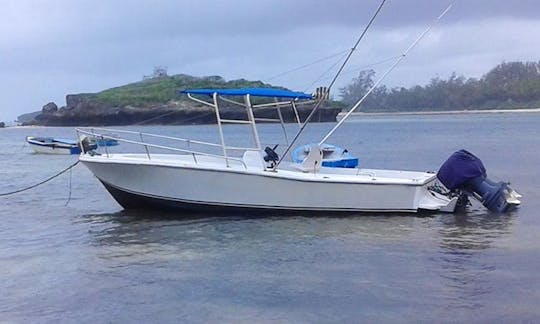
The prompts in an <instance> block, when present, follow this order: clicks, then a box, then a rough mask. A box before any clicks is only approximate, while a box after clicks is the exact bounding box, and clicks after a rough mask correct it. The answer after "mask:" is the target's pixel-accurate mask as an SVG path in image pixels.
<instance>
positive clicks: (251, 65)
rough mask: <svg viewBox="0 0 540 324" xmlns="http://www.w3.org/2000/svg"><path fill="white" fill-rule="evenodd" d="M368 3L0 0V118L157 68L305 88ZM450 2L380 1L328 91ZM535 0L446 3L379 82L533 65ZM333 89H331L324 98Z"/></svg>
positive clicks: (368, 9) (367, 12) (359, 24)
mask: <svg viewBox="0 0 540 324" xmlns="http://www.w3.org/2000/svg"><path fill="white" fill-rule="evenodd" d="M379 2H380V1H379V0H357V1H353V0H348V1H345V0H327V1H326V0H325V1H317V0H311V1H308V0H273V1H269V0H267V1H265V0H258V1H252V0H250V1H248V0H236V1H232V0H229V1H209V0H183V1H181V0H178V1H173V0H170V1H166V0H161V1H160V0H154V1H150V0H147V1H142V0H141V1H120V0H118V1H113V0H110V1H95V0H92V1H77V0H43V1H39V0H34V1H30V0H2V1H1V3H2V11H1V13H0V17H1V19H0V55H1V57H0V71H1V72H2V73H1V74H0V88H1V89H2V100H1V103H0V121H9V120H13V119H15V118H16V116H18V115H20V114H22V113H26V112H31V111H36V110H39V109H41V107H42V106H43V105H44V104H45V103H47V102H49V101H55V102H56V103H57V104H58V105H59V106H61V105H64V104H65V95H66V94H68V93H80V92H95V91H100V90H103V89H106V88H109V87H113V86H117V85H122V84H125V83H129V82H134V81H138V80H140V79H141V77H142V76H143V75H145V74H149V73H151V71H152V69H153V67H154V66H156V65H163V66H166V67H167V68H168V71H169V74H177V73H186V74H192V75H197V76H203V75H221V76H223V77H224V78H226V79H236V78H246V79H256V80H262V81H267V82H271V83H273V84H276V85H282V86H285V87H288V88H291V89H293V90H301V91H312V90H313V88H314V87H315V85H322V84H325V83H328V81H329V80H328V79H324V78H323V79H321V80H319V82H317V83H316V84H315V85H312V84H313V82H314V81H316V80H317V79H318V77H319V76H320V75H321V74H322V73H323V72H324V71H326V70H327V69H328V67H329V66H331V65H332V64H333V63H335V62H336V60H337V59H338V57H334V58H333V59H330V60H326V61H324V62H321V64H318V65H313V66H310V67H309V68H308V69H305V70H301V71H298V73H291V74H285V75H283V76H281V77H279V78H274V79H271V77H272V76H276V75H278V74H280V73H281V72H285V71H288V70H290V69H293V68H296V67H298V66H301V65H303V64H306V63H309V62H313V61H315V60H317V59H320V58H323V57H326V56H329V55H332V54H335V53H338V52H341V51H344V50H346V49H348V48H350V47H351V46H352V44H353V43H354V41H355V40H356V38H357V37H358V35H359V34H360V32H361V31H362V29H363V27H364V26H365V24H366V23H367V21H368V20H369V18H370V16H371V15H372V14H373V12H374V10H375V9H376V7H377V6H378V4H379ZM450 2H451V1H445V0H431V1H430V0H418V1H415V0H387V2H386V4H385V6H384V8H383V10H382V11H381V13H380V15H379V17H378V18H377V20H376V21H375V23H374V25H373V27H372V29H371V30H370V32H369V33H368V35H367V37H366V38H365V39H364V41H363V42H362V43H361V44H360V47H359V50H358V52H357V53H356V54H355V56H354V59H353V61H352V62H351V63H350V64H349V66H348V69H347V71H346V73H345V74H344V75H343V78H342V79H341V81H340V83H339V84H338V87H339V86H342V85H344V84H346V83H347V82H349V81H350V80H351V78H353V77H355V76H356V73H357V72H358V70H359V69H362V68H373V69H375V70H376V71H377V72H378V73H379V75H380V74H381V73H382V71H384V70H385V69H386V68H388V66H389V65H390V64H391V62H386V63H385V64H376V65H373V63H376V62H381V61H384V60H386V59H388V58H390V57H393V56H396V55H399V54H400V53H401V52H402V51H403V50H404V49H405V48H406V47H408V45H409V44H410V43H411V42H412V41H413V40H414V39H415V38H416V37H417V36H418V34H419V33H421V32H422V30H423V29H425V28H426V27H427V26H428V25H429V24H430V23H431V22H432V21H433V19H434V18H435V17H436V16H438V15H439V14H440V12H441V11H442V10H443V9H444V8H445V7H446V6H447V5H448V4H449V3H450ZM538 35H540V0H535V1H508V0H489V1H488V0H476V1H475V0H469V1H466V0H456V1H454V6H453V8H452V10H451V11H450V12H449V13H448V14H447V15H446V16H445V17H444V19H443V21H442V22H441V23H440V24H438V25H436V26H435V27H434V29H433V30H432V32H431V33H430V34H429V35H428V36H427V37H426V38H425V39H424V40H423V41H422V42H421V43H420V44H419V45H418V47H417V48H415V49H414V50H413V51H412V52H411V53H410V55H409V57H407V58H406V60H405V61H404V62H403V64H402V65H400V66H399V67H398V68H397V69H396V70H395V72H394V73H392V74H391V75H390V77H389V78H388V79H387V80H386V81H385V82H384V83H385V84H388V85H390V86H398V85H399V86H410V85H412V84H425V83H426V82H429V80H430V79H431V78H432V77H434V76H436V75H438V76H441V77H447V76H448V75H449V74H450V73H451V72H453V71H455V72H457V73H458V74H463V75H465V76H473V77H479V76H481V75H482V74H483V73H485V72H487V71H488V70H489V69H490V68H491V67H493V66H495V65H496V64H498V63H500V62H502V61H503V60H504V61H514V60H523V61H526V60H534V61H538V60H540V56H539V54H538V53H540V41H539V37H538ZM336 94H337V91H334V95H336Z"/></svg>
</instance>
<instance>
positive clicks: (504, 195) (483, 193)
mask: <svg viewBox="0 0 540 324" xmlns="http://www.w3.org/2000/svg"><path fill="white" fill-rule="evenodd" d="M437 178H438V179H439V181H440V182H441V183H442V184H443V185H444V186H445V187H446V188H448V189H449V190H451V191H461V192H462V193H465V194H471V195H472V196H473V197H474V198H476V199H478V200H479V201H480V202H481V203H482V204H483V205H484V206H485V207H486V208H487V209H489V210H491V211H493V212H498V213H504V212H507V211H509V210H512V209H513V208H515V207H517V206H518V205H519V204H520V203H521V202H520V201H519V198H520V197H521V195H520V194H519V193H517V192H516V191H515V190H513V189H512V188H510V186H509V185H508V183H505V182H498V183H496V182H493V181H491V180H489V179H488V178H487V174H486V169H485V167H484V165H483V164H482V161H480V159H479V158H477V157H476V156H474V155H473V154H472V153H470V152H468V151H466V150H460V151H457V152H455V153H454V154H452V155H451V156H450V157H449V158H448V160H446V162H444V164H443V165H442V166H441V168H440V169H439V172H437Z"/></svg>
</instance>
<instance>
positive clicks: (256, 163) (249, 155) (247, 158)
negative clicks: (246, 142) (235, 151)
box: [242, 151, 266, 170]
mask: <svg viewBox="0 0 540 324" xmlns="http://www.w3.org/2000/svg"><path fill="white" fill-rule="evenodd" d="M242 161H243V162H244V164H245V165H246V167H247V168H248V169H259V170H264V169H265V168H266V165H265V163H264V160H263V158H262V155H261V152H256V151H245V152H244V155H242Z"/></svg>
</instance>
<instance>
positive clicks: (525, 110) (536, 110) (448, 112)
mask: <svg viewBox="0 0 540 324" xmlns="http://www.w3.org/2000/svg"><path fill="white" fill-rule="evenodd" d="M504 113H540V108H523V109H488V110H445V111H403V112H380V113H376V112H354V113H352V114H351V116H386V115H392V116H395V115H454V114H504ZM345 114H346V113H344V112H340V113H339V114H338V115H337V119H338V120H340V119H341V118H343V116H345Z"/></svg>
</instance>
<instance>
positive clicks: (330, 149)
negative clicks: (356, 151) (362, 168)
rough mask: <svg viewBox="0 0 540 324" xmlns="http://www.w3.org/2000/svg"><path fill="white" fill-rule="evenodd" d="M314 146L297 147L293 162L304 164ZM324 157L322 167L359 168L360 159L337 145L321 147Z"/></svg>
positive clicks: (293, 153) (293, 154)
mask: <svg viewBox="0 0 540 324" xmlns="http://www.w3.org/2000/svg"><path fill="white" fill-rule="evenodd" d="M311 146H313V144H307V145H302V146H300V147H297V148H296V149H295V150H294V151H293V152H292V158H293V161H294V162H296V163H302V161H303V160H304V159H305V158H306V156H307V155H308V154H309V151H310V148H311ZM321 149H322V153H323V157H322V166H324V167H331V168H356V167H357V166H358V158H357V157H355V156H353V155H352V154H351V153H350V152H349V151H348V150H347V149H343V148H341V147H339V146H336V145H331V144H323V145H321Z"/></svg>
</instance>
